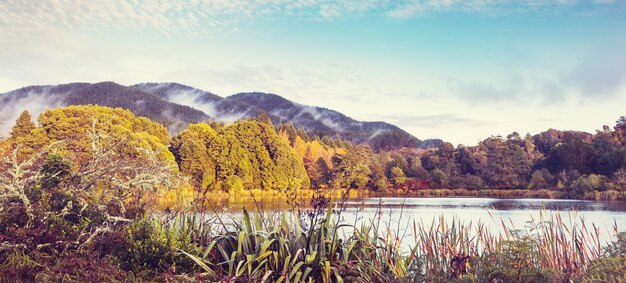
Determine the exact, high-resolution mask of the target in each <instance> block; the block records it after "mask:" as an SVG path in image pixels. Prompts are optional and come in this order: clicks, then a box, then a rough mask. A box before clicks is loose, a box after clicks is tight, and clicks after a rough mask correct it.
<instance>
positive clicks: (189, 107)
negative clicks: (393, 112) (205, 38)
mask: <svg viewBox="0 0 626 283" xmlns="http://www.w3.org/2000/svg"><path fill="white" fill-rule="evenodd" d="M85 104H94V105H102V106H110V107H121V108H125V109H128V110H130V111H132V112H133V113H135V114H136V115H138V116H144V117H147V118H150V119H152V120H155V121H158V122H160V123H162V124H164V125H165V126H166V127H167V128H168V130H169V131H170V133H172V134H173V133H177V132H179V131H180V130H181V129H183V128H184V127H186V125H187V124H189V123H198V122H202V121H207V120H210V119H216V120H221V121H225V122H234V121H236V120H240V119H246V118H253V117H257V116H258V115H259V114H261V113H263V112H266V113H267V114H268V115H269V116H270V118H271V119H272V122H273V123H274V124H276V125H278V124H280V123H292V124H293V125H294V126H295V127H296V128H303V129H305V130H306V131H307V132H308V133H309V135H311V136H313V135H317V136H320V137H322V136H331V137H340V138H344V139H347V140H349V141H351V142H353V143H367V144H369V145H371V146H372V148H374V149H385V150H388V149H396V148H401V147H436V146H437V145H439V144H440V143H441V141H440V140H426V141H421V140H419V139H417V138H416V137H414V136H412V135H411V134H409V133H407V132H405V131H404V130H402V129H400V128H398V127H396V126H394V125H391V124H388V123H385V122H361V121H356V120H354V119H352V118H350V117H347V116H346V115H344V114H342V113H339V112H337V111H334V110H330V109H326V108H322V107H316V106H306V105H302V104H298V103H295V102H292V101H290V100H288V99H285V98H283V97H281V96H278V95H276V94H270V93H262V92H248V93H238V94H235V95H232V96H228V97H226V98H222V97H220V96H218V95H215V94H213V93H211V92H208V91H204V90H200V89H196V88H192V87H189V86H185V85H181V84H178V83H142V84H136V85H133V86H123V85H120V84H117V83H114V82H101V83H95V84H89V83H70V84H63V85H53V86H29V87H25V88H21V89H17V90H14V91H10V92H7V93H4V94H0V121H2V122H1V123H0V136H3V135H6V134H8V132H9V131H10V128H11V126H12V125H13V121H14V120H15V119H16V118H17V116H18V115H19V113H20V112H21V111H22V110H24V109H28V110H29V111H30V112H31V113H32V114H33V116H35V117H36V116H37V115H38V114H39V113H41V112H43V111H45V110H47V109H51V108H56V107H61V106H67V105H85Z"/></svg>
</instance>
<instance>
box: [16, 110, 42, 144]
mask: <svg viewBox="0 0 626 283" xmlns="http://www.w3.org/2000/svg"><path fill="white" fill-rule="evenodd" d="M35 128H36V126H35V123H34V122H33V117H32V116H31V115H30V113H29V112H28V110H24V111H23V112H22V114H20V116H19V117H18V118H17V120H16V121H15V126H13V128H12V129H11V139H13V140H16V139H19V138H23V137H25V136H28V135H29V134H30V133H31V132H32V131H33V130H34V129H35Z"/></svg>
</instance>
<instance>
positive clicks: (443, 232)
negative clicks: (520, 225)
mask: <svg viewBox="0 0 626 283" xmlns="http://www.w3.org/2000/svg"><path fill="white" fill-rule="evenodd" d="M379 213H383V212H381V211H379ZM562 215H563V214H561V213H556V214H551V215H547V214H543V213H542V215H541V217H540V219H538V220H536V221H535V220H533V221H531V223H530V225H529V226H528V227H526V228H524V229H522V230H520V229H516V228H515V227H513V226H512V224H511V223H506V222H505V221H501V222H500V223H501V226H502V229H501V230H497V231H494V229H489V228H487V226H485V225H484V224H483V223H471V222H470V223H462V222H460V221H458V220H455V219H451V220H450V219H446V217H444V216H441V217H439V218H436V219H433V220H432V221H431V222H429V223H423V222H418V221H413V222H412V223H411V225H410V227H406V229H400V227H395V229H394V228H393V227H392V225H390V224H389V223H383V222H382V221H381V220H380V219H381V217H378V216H380V215H378V216H377V217H374V218H372V219H371V221H363V222H360V223H352V224H349V223H345V221H342V220H341V219H342V217H341V210H340V209H337V206H333V205H332V204H330V203H328V204H327V206H326V207H324V208H323V209H321V208H317V209H314V210H313V211H308V212H299V211H298V210H293V211H286V212H283V213H275V214H268V213H264V212H263V211H257V212H255V213H252V214H250V213H249V212H248V211H247V210H246V209H243V214H242V216H241V219H235V220H234V221H231V222H230V223H231V225H227V224H226V222H228V221H222V220H220V223H221V224H220V225H218V226H220V227H206V226H204V224H202V223H203V222H200V221H199V219H197V218H194V217H195V216H194V217H192V216H190V215H188V214H185V213H180V214H177V216H176V219H178V220H177V221H174V222H171V221H169V222H163V225H175V226H177V227H179V228H180V229H181V230H185V231H187V232H186V233H193V234H194V236H193V237H194V238H195V239H197V240H198V242H197V243H199V245H200V246H202V248H201V249H200V252H197V253H193V252H190V251H181V252H182V253H184V254H185V255H187V256H188V257H189V258H191V259H192V260H193V261H194V262H196V264H197V265H198V266H199V267H200V268H201V270H202V271H203V273H202V274H201V278H206V279H207V280H210V281H219V280H221V281H227V282H343V281H348V282H445V281H463V282H466V281H467V282H570V281H575V282H578V281H584V280H585V279H586V276H587V273H588V271H589V270H590V268H591V267H592V265H593V264H594V263H595V262H597V261H598V259H601V258H603V257H606V254H605V253H606V250H607V249H609V248H610V246H606V245H604V244H603V243H602V242H601V240H600V233H601V231H600V229H599V228H598V227H596V226H595V225H593V224H591V226H588V225H587V224H586V223H585V222H584V221H583V220H580V221H572V219H569V220H568V221H564V220H563V218H562ZM570 217H575V215H573V216H572V215H570ZM218 218H219V217H218ZM206 225H208V224H206ZM216 228H219V229H216ZM218 230H219V232H216V231H218ZM612 230H613V231H612V233H615V234H617V231H618V228H617V225H615V227H612ZM614 245H615V244H614ZM616 272H618V273H619V272H622V273H624V271H623V270H621V271H620V270H617V271H616Z"/></svg>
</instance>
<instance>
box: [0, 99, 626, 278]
mask: <svg viewBox="0 0 626 283" xmlns="http://www.w3.org/2000/svg"><path fill="white" fill-rule="evenodd" d="M625 125H626V119H624V118H622V119H620V120H619V121H618V123H617V126H615V128H614V129H613V130H611V129H609V128H608V127H605V128H604V129H603V131H598V132H597V133H596V134H595V135H589V134H581V133H576V132H558V131H548V132H545V133H542V134H540V135H537V136H534V137H531V136H529V135H527V136H526V137H524V138H521V137H520V136H519V135H516V134H513V135H509V136H508V137H507V138H506V139H503V138H500V137H491V138H488V139H486V140H485V141H483V142H481V143H480V144H479V145H477V146H475V147H464V146H458V147H456V148H455V147H453V146H452V145H450V144H448V143H444V144H442V145H441V146H440V147H439V148H438V149H433V150H415V149H410V150H409V149H405V150H397V151H392V152H385V151H380V152H375V151H373V150H372V149H371V148H370V147H369V146H367V145H353V144H351V143H349V142H346V141H344V140H341V139H333V138H331V137H328V136H325V137H322V138H319V137H315V136H314V137H310V136H308V135H307V133H306V132H305V131H303V130H296V129H295V128H294V127H293V126H292V125H290V124H282V125H278V126H277V127H274V126H273V125H272V123H271V121H270V119H269V118H268V117H267V116H266V115H260V116H259V117H257V118H256V119H251V120H244V121H238V122H235V123H233V124H230V125H226V124H224V123H220V122H208V123H199V124H192V125H190V126H189V127H188V128H187V129H186V130H184V131H182V132H181V133H180V134H178V135H176V136H174V137H172V138H170V137H169V136H168V133H167V130H166V128H165V127H164V126H163V125H161V124H159V123H156V122H153V121H151V120H149V119H147V118H142V117H136V116H135V115H133V114H132V113H131V112H130V111H128V110H124V109H121V108H108V107H102V106H70V107H66V108H58V109H53V110H49V111H47V112H45V113H43V114H41V115H40V116H39V117H38V119H37V123H35V122H34V121H33V119H32V117H31V116H30V114H29V113H28V112H23V113H22V115H20V117H19V118H18V119H17V121H16V123H15V126H14V127H13V129H12V132H11V136H10V138H9V139H7V140H4V141H2V142H1V143H0V157H1V163H0V204H1V205H0V282H216V281H221V282H344V281H349V282H441V281H453V282H531V281H532V282H598V280H609V281H608V282H619V280H622V279H626V278H625V277H624V276H626V274H624V272H623V270H624V268H626V266H625V265H624V263H625V262H626V261H625V260H624V257H625V254H626V252H625V251H626V235H625V234H624V233H619V229H618V227H617V226H615V227H613V229H614V233H615V240H614V241H613V242H611V243H608V244H606V243H601V242H600V240H599V238H598V237H597V233H598V230H597V229H595V228H594V229H595V230H592V229H591V228H587V227H588V226H586V225H584V223H583V225H582V226H578V225H574V224H571V223H569V224H568V223H566V222H563V221H562V220H561V218H560V216H558V215H557V216H552V217H553V218H552V219H551V220H550V221H547V222H545V223H535V224H532V225H534V226H533V227H534V228H532V229H533V231H536V232H535V233H533V234H527V233H523V232H521V231H519V230H515V229H514V228H513V227H507V226H506V225H505V224H504V223H503V228H504V232H501V233H500V234H498V233H497V232H495V231H492V232H489V231H487V230H485V227H484V226H482V225H481V224H479V225H478V226H472V225H467V226H466V225H465V224H464V223H461V222H458V221H455V220H454V219H453V220H452V221H451V222H450V221H446V220H445V219H444V218H443V217H442V218H441V219H440V220H439V221H441V222H440V223H438V222H436V221H435V220H434V219H433V223H432V224H431V226H429V225H428V224H423V223H416V222H414V223H413V229H414V233H412V235H413V236H412V237H413V238H412V239H406V238H404V237H400V236H399V235H398V234H394V233H393V232H392V231H391V230H390V229H389V226H385V225H384V224H383V223H380V222H376V221H373V222H372V223H364V224H363V225H349V224H346V223H342V222H341V213H342V212H341V211H342V210H341V208H340V207H341V205H342V204H341V203H342V200H338V199H335V198H334V197H333V196H332V195H329V194H327V192H328V191H330V190H335V189H337V190H348V191H350V190H355V191H358V192H368V191H372V192H394V191H396V192H398V193H405V194H409V193H410V192H413V191H429V190H432V189H433V188H449V189H450V190H453V191H454V190H465V191H471V190H478V191H480V190H482V189H483V188H489V189H488V190H490V192H489V193H493V192H491V190H492V189H491V188H494V189H497V190H515V189H519V188H523V189H524V190H542V189H545V190H549V191H550V192H552V191H556V192H559V194H555V195H554V196H566V197H585V198H587V197H596V198H597V197H598V196H600V197H603V198H604V197H607V198H608V197H609V196H611V197H615V198H619V197H620V196H623V189H622V188H623V187H622V184H623V182H622V181H621V180H622V179H620V178H623V177H620V176H621V175H620V174H622V175H623V174H624V173H623V172H624V169H623V166H624V165H623V162H624V160H623V156H624V146H623V143H622V141H623V140H624V138H623V134H622V133H623V131H624V129H625V128H626V127H625ZM253 190H257V191H261V192H263V191H272V192H279V193H281V194H284V195H286V196H287V197H288V198H290V199H295V198H297V197H298V196H300V195H302V194H304V193H305V192H309V191H314V192H315V193H314V194H313V195H312V196H313V197H312V198H311V200H310V202H309V206H298V203H295V202H292V208H291V209H289V210H287V211H284V212H283V213H280V214H272V213H269V212H268V211H264V210H263V209H260V207H258V206H257V210H256V211H254V212H248V211H247V210H246V208H243V210H242V216H241V218H240V219H239V220H233V219H232V218H230V217H232V216H228V215H222V214H220V213H218V212H216V211H215V210H212V209H211V203H210V202H211V198H210V196H211V195H214V194H218V193H228V194H232V195H237V194H241V193H244V194H245V192H246V191H253ZM189 191H191V192H192V193H191V194H189V195H188V196H190V198H191V201H190V200H189V199H187V198H186V195H185V194H183V192H189ZM172 194H173V195H176V196H177V197H179V199H178V200H177V201H178V202H180V206H178V207H167V208H166V209H164V210H163V209H161V206H160V205H159V204H160V203H161V202H162V201H163V199H164V198H166V196H168V195H170V196H171V195H172ZM344 196H345V195H344ZM344 201H345V199H344ZM207 203H208V204H209V206H206V204H207ZM257 205H258V204H257ZM337 205H339V206H337ZM338 207H339V208H338ZM589 227H595V226H589ZM342 229H349V231H350V232H349V233H348V234H344V233H340V232H339V231H340V230H342ZM433 229H434V230H433ZM433 231H440V232H433ZM470 235H474V236H470ZM403 241H404V242H407V243H409V244H408V245H410V247H409V248H408V250H407V249H406V248H405V247H404V246H403V245H405V244H402V242H403ZM522 266H524V268H521V267H522ZM610 280H617V281H610Z"/></svg>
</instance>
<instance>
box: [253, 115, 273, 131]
mask: <svg viewBox="0 0 626 283" xmlns="http://www.w3.org/2000/svg"><path fill="white" fill-rule="evenodd" d="M256 120H257V121H259V122H261V123H265V124H268V125H272V127H273V126H274V124H272V119H270V116H268V115H267V113H265V111H261V114H259V116H257V117H256Z"/></svg>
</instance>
